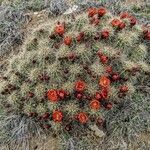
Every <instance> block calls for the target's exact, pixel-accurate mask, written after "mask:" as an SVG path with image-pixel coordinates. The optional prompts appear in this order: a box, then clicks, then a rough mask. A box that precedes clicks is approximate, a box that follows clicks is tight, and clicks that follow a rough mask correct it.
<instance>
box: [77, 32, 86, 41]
mask: <svg viewBox="0 0 150 150" xmlns="http://www.w3.org/2000/svg"><path fill="white" fill-rule="evenodd" d="M83 37H84V32H80V33H79V35H78V36H77V37H76V40H77V41H78V42H80V41H81V40H82V39H83Z"/></svg>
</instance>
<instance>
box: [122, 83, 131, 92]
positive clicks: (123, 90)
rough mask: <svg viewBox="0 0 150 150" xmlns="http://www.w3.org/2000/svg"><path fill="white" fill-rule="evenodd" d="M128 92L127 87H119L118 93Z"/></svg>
mask: <svg viewBox="0 0 150 150" xmlns="http://www.w3.org/2000/svg"><path fill="white" fill-rule="evenodd" d="M128 90H129V88H128V86H126V85H123V86H121V87H120V92H127V91H128Z"/></svg>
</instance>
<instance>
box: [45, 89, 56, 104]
mask: <svg viewBox="0 0 150 150" xmlns="http://www.w3.org/2000/svg"><path fill="white" fill-rule="evenodd" d="M47 97H48V99H49V100H50V101H51V102H57V101H58V100H59V98H58V94H57V90H49V91H48V92H47Z"/></svg>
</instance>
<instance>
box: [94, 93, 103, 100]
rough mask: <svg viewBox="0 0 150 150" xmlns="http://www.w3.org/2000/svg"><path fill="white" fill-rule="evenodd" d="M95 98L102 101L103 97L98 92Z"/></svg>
mask: <svg viewBox="0 0 150 150" xmlns="http://www.w3.org/2000/svg"><path fill="white" fill-rule="evenodd" d="M95 98H96V99H97V100H101V98H102V96H101V94H100V93H99V92H96V94H95Z"/></svg>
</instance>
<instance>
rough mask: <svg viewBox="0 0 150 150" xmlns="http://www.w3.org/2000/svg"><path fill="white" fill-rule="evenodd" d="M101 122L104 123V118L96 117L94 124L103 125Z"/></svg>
mask: <svg viewBox="0 0 150 150" xmlns="http://www.w3.org/2000/svg"><path fill="white" fill-rule="evenodd" d="M103 123H104V119H103V118H100V117H99V118H97V120H96V125H98V126H102V125H103Z"/></svg>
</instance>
